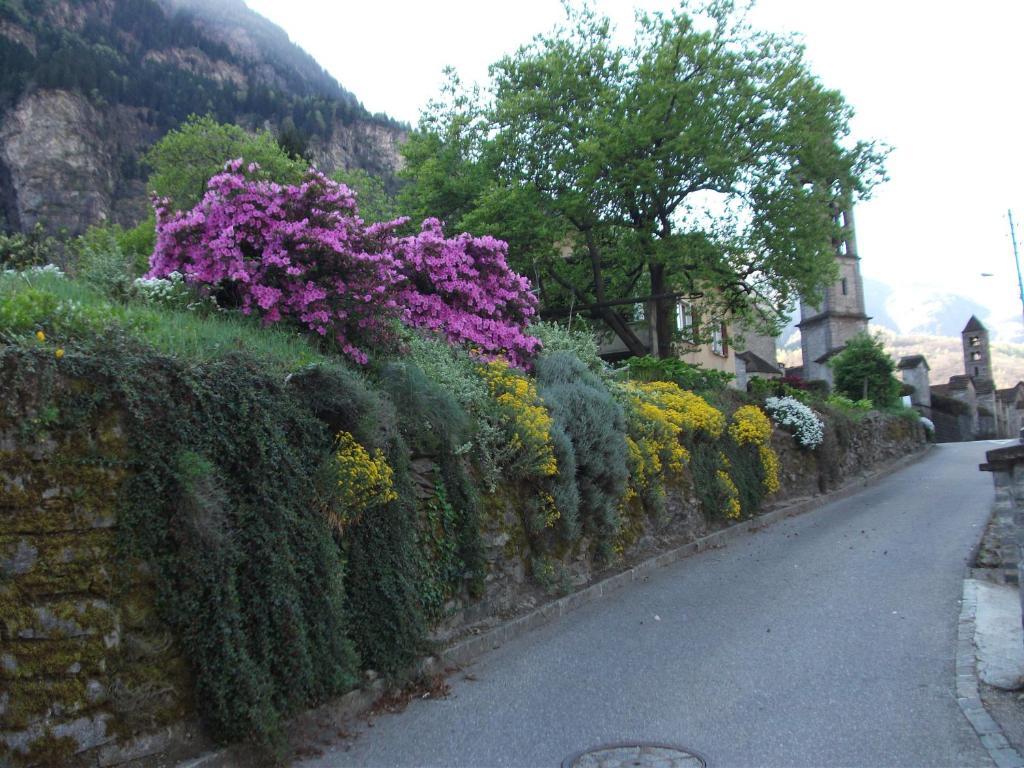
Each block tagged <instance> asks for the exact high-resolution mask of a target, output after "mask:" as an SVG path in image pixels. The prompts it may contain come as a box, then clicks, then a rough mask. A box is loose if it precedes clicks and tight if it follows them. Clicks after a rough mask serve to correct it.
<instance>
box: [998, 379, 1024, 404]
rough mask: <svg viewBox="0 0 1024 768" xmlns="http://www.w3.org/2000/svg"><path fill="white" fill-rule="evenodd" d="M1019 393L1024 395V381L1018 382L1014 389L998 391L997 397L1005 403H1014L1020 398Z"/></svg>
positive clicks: (1008, 388)
mask: <svg viewBox="0 0 1024 768" xmlns="http://www.w3.org/2000/svg"><path fill="white" fill-rule="evenodd" d="M1018 393H1021V394H1024V381H1018V382H1017V383H1016V384H1014V385H1013V386H1012V387H1007V388H1006V389H997V390H996V397H998V398H999V399H1000V400H1002V401H1003V402H1004V403H1012V402H1013V401H1014V400H1016V399H1017V397H1018V396H1019V395H1018Z"/></svg>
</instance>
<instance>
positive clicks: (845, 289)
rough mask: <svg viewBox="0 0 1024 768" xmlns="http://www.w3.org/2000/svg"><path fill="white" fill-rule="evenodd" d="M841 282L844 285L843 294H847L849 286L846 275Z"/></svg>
mask: <svg viewBox="0 0 1024 768" xmlns="http://www.w3.org/2000/svg"><path fill="white" fill-rule="evenodd" d="M840 283H841V284H842V287H843V296H846V294H847V287H846V278H845V277H844V278H843V279H842V280H841V281H840Z"/></svg>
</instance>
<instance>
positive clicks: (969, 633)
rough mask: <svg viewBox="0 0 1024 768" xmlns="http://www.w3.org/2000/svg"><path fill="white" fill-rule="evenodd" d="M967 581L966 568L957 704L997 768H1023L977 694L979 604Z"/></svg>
mask: <svg viewBox="0 0 1024 768" xmlns="http://www.w3.org/2000/svg"><path fill="white" fill-rule="evenodd" d="M972 562H973V561H972ZM970 578H971V569H970V568H968V569H967V575H966V577H965V578H964V582H963V590H962V593H961V594H962V599H961V601H960V620H959V621H958V623H957V633H956V634H957V637H956V701H957V704H959V705H960V710H961V711H962V712H963V713H964V717H966V718H967V722H969V723H970V724H971V728H973V729H974V732H975V733H976V734H977V735H978V739H979V740H980V741H981V744H982V746H983V747H985V749H986V750H987V751H988V754H989V757H991V758H992V761H993V762H994V763H995V764H996V768H1024V757H1021V755H1020V753H1019V752H1018V751H1017V750H1016V749H1014V748H1013V747H1012V746H1011V745H1010V742H1009V741H1008V740H1007V738H1006V734H1004V733H1003V729H1002V728H1001V727H1000V725H999V723H997V722H996V720H995V719H994V718H993V717H992V715H990V714H989V713H988V710H987V709H985V704H984V702H982V700H981V694H980V693H979V691H978V658H977V655H976V654H975V652H974V630H975V617H976V616H977V612H978V600H977V597H976V596H975V595H974V594H973V593H970V592H969V590H968V589H967V582H968V580H969V579H970Z"/></svg>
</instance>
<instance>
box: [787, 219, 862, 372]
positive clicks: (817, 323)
mask: <svg viewBox="0 0 1024 768" xmlns="http://www.w3.org/2000/svg"><path fill="white" fill-rule="evenodd" d="M835 221H836V223H838V224H839V225H840V227H841V230H840V233H841V234H840V236H839V237H837V238H835V239H834V240H833V241H832V245H833V247H834V249H835V256H836V262H837V265H838V267H839V279H838V280H837V281H836V282H834V283H833V284H832V285H830V286H828V287H827V288H826V289H825V293H824V297H823V298H822V301H821V304H820V305H818V306H811V305H810V304H808V303H807V302H806V301H803V300H801V302H800V323H799V325H797V327H798V328H799V329H800V352H801V355H802V357H803V377H804V378H805V379H807V380H811V379H823V380H824V381H827V382H828V383H829V386H831V385H832V369H831V368H830V367H829V365H828V361H829V360H830V359H831V358H832V357H833V356H834V355H835V354H837V353H838V352H840V351H842V349H843V347H845V346H846V342H848V341H849V340H850V339H851V338H853V337H854V336H856V335H857V334H858V333H861V332H863V331H867V328H868V320H870V319H871V318H870V317H868V316H867V314H866V313H865V310H864V282H863V280H862V279H861V276H860V256H859V255H858V254H857V232H856V229H855V226H854V222H853V208H852V206H850V205H848V206H847V207H846V208H843V209H840V208H837V209H836V213H835Z"/></svg>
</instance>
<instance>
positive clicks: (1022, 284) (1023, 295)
mask: <svg viewBox="0 0 1024 768" xmlns="http://www.w3.org/2000/svg"><path fill="white" fill-rule="evenodd" d="M1006 217H1007V218H1008V219H1009V220H1010V242H1011V243H1013V263H1014V265H1015V266H1016V267H1017V288H1018V290H1019V291H1020V306H1021V311H1024V280H1022V279H1021V276H1020V254H1019V253H1017V232H1016V230H1014V228H1013V211H1011V210H1010V209H1009V208H1007V209H1006Z"/></svg>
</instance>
